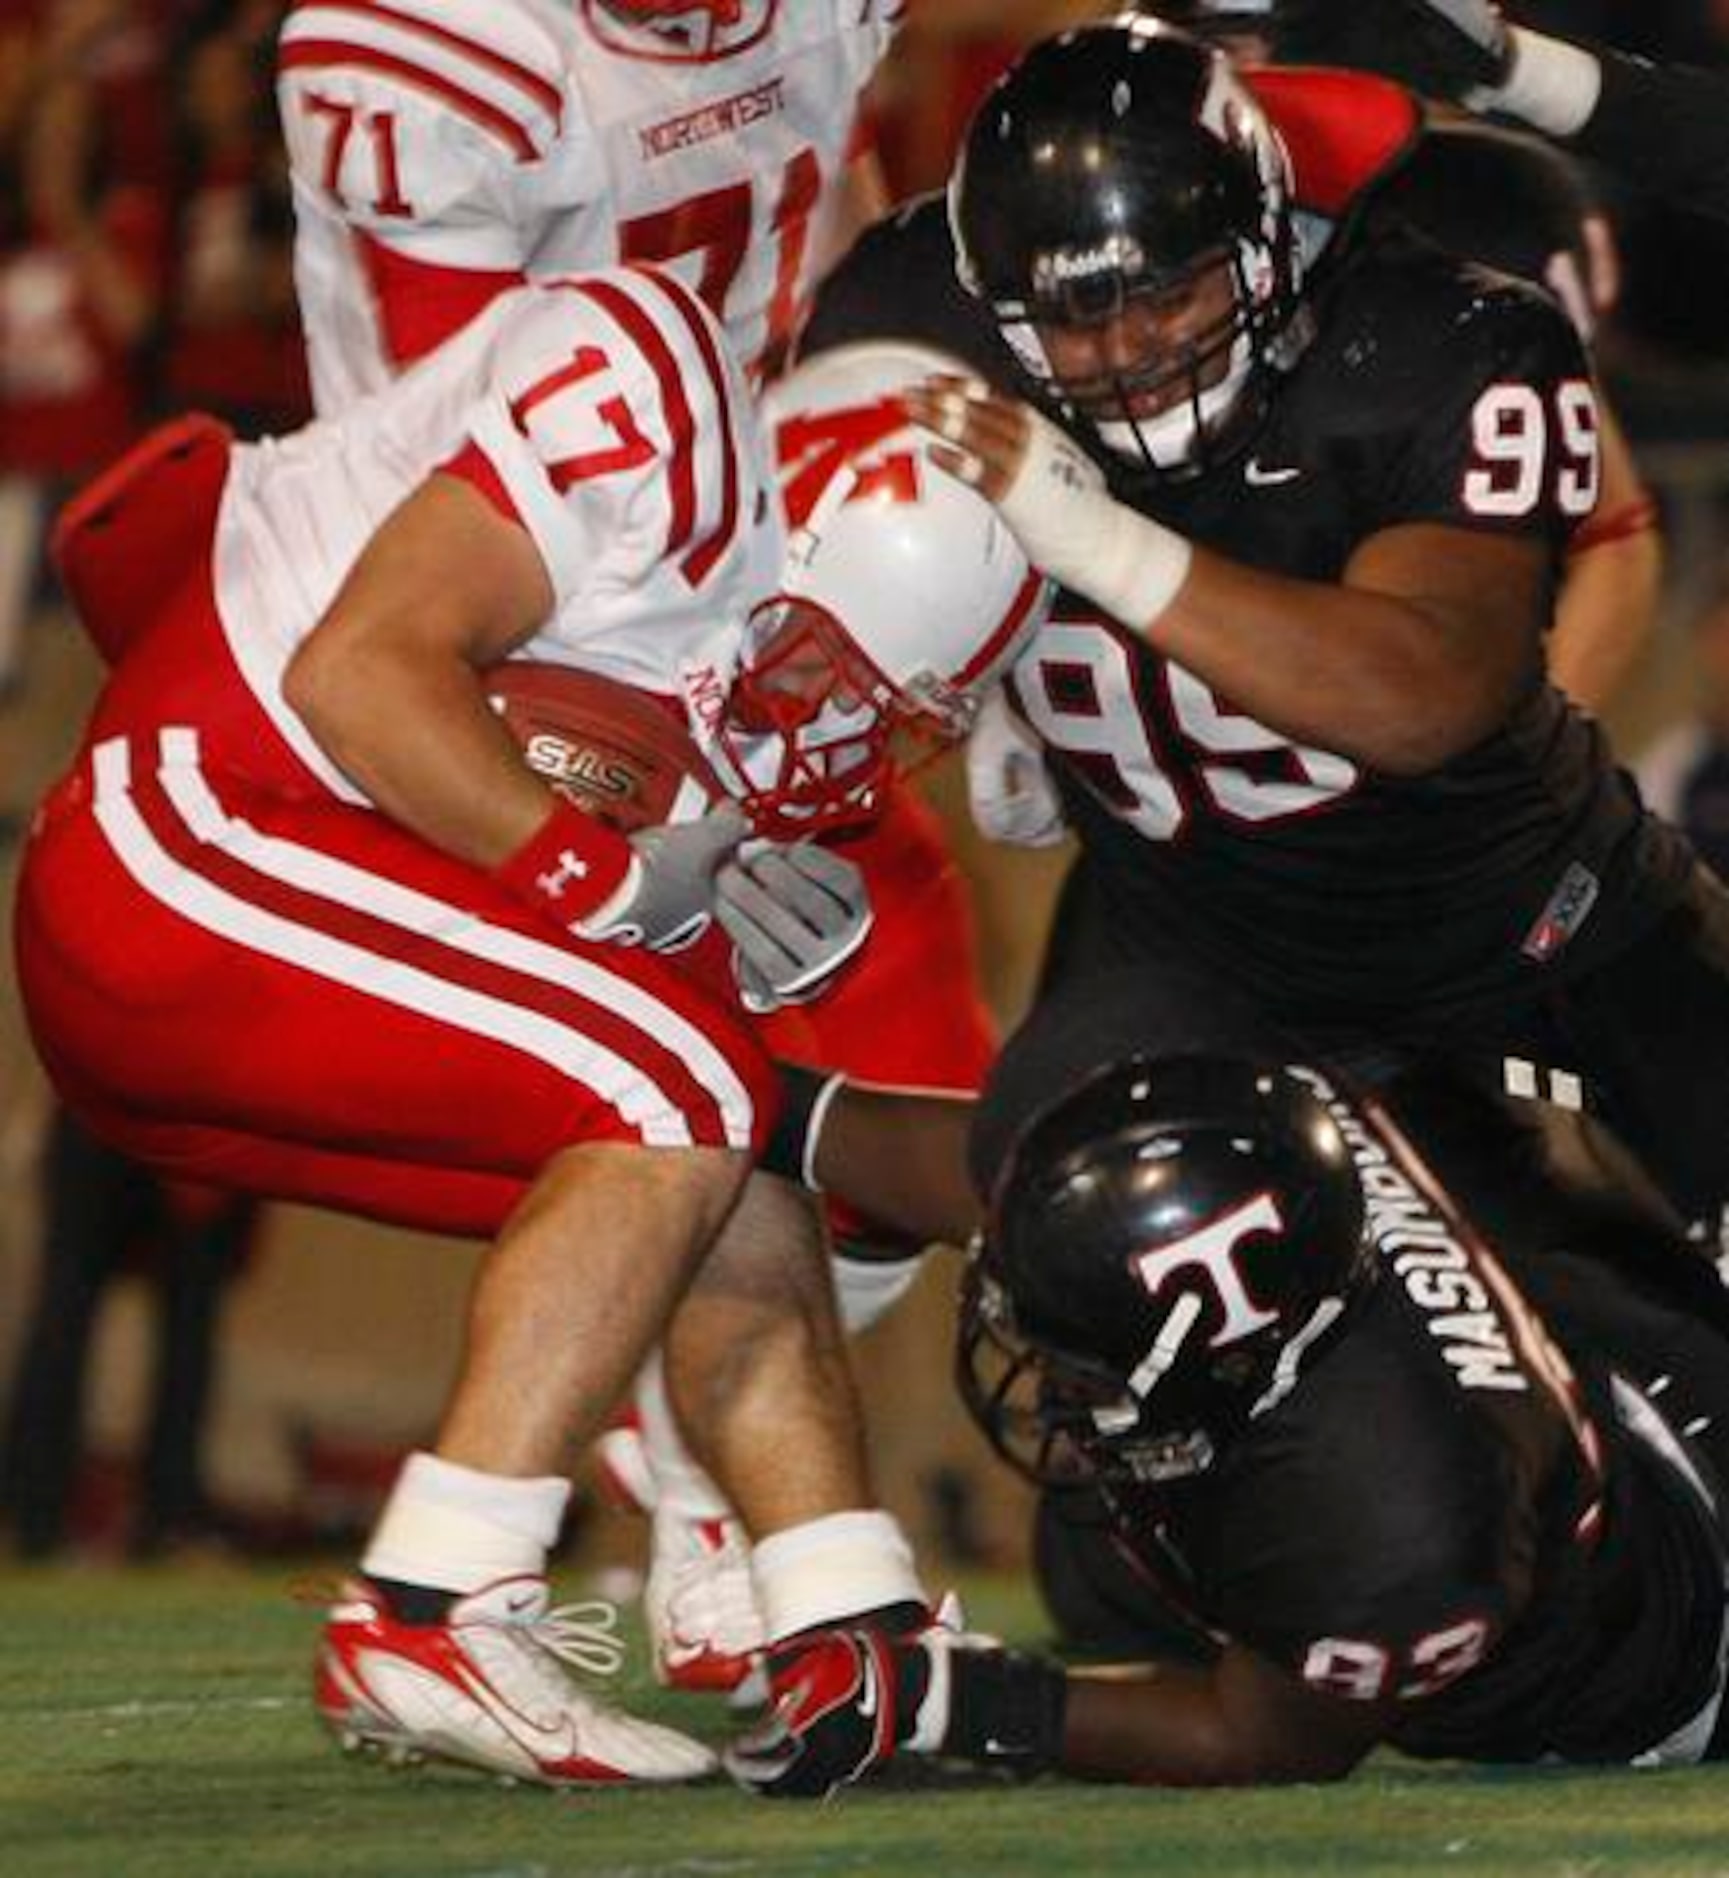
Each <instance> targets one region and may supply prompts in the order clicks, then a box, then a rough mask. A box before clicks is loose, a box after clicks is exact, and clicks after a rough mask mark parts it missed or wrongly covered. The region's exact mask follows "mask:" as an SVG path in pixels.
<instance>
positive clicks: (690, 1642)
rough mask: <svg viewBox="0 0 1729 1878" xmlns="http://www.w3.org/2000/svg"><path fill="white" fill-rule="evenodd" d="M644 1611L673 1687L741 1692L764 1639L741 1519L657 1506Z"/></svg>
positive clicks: (659, 1673)
mask: <svg viewBox="0 0 1729 1878" xmlns="http://www.w3.org/2000/svg"><path fill="white" fill-rule="evenodd" d="M651 1544H652V1551H651V1557H650V1562H649V1568H648V1583H647V1584H646V1585H645V1586H644V1587H643V1594H642V1608H643V1616H644V1618H645V1619H646V1621H647V1623H648V1634H649V1641H650V1643H651V1644H652V1645H653V1649H654V1673H655V1675H656V1677H657V1678H658V1679H659V1680H660V1681H661V1682H663V1683H664V1684H665V1685H666V1686H667V1687H668V1688H669V1689H689V1690H708V1691H712V1692H719V1693H732V1692H739V1691H742V1690H744V1689H746V1688H747V1686H748V1683H749V1680H750V1678H751V1672H752V1670H753V1669H754V1668H755V1667H756V1659H757V1656H758V1655H759V1653H760V1652H761V1650H762V1647H763V1644H764V1642H765V1641H766V1639H765V1637H764V1635H763V1622H762V1612H761V1610H760V1609H759V1608H758V1605H757V1601H756V1582H755V1580H754V1579H753V1578H752V1576H751V1570H750V1541H749V1540H748V1539H747V1538H746V1537H745V1532H744V1528H743V1527H742V1526H741V1525H740V1524H739V1522H738V1521H737V1520H736V1519H731V1518H726V1519H712V1518H709V1519H705V1518H698V1517H694V1516H693V1515H691V1514H688V1513H683V1512H680V1511H679V1509H678V1508H676V1507H672V1506H664V1505H663V1506H660V1507H658V1508H656V1510H655V1515H654V1533H653V1539H652V1542H651Z"/></svg>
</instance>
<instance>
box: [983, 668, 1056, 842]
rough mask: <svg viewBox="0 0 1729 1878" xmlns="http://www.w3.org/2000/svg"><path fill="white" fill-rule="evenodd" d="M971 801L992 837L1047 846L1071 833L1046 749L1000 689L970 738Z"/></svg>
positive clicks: (994, 694)
mask: <svg viewBox="0 0 1729 1878" xmlns="http://www.w3.org/2000/svg"><path fill="white" fill-rule="evenodd" d="M967 801H968V803H969V804H970V806H971V808H972V814H973V822H974V824H975V825H976V826H977V828H978V831H979V833H980V834H981V835H984V836H985V837H986V838H987V839H988V840H990V841H1001V842H1006V843H1007V844H1008V845H1009V846H1010V847H1015V848H1049V847H1054V846H1055V845H1056V844H1057V843H1058V842H1059V841H1061V840H1062V838H1063V836H1064V834H1065V833H1066V832H1067V827H1068V824H1067V823H1066V822H1065V821H1064V819H1063V805H1062V799H1061V797H1059V796H1058V794H1057V791H1056V785H1055V784H1054V783H1053V782H1052V781H1051V773H1050V770H1049V768H1048V767H1047V766H1046V763H1045V753H1044V749H1043V747H1042V746H1041V745H1040V743H1039V740H1038V738H1037V737H1036V736H1034V735H1033V733H1032V731H1030V730H1029V729H1028V728H1027V726H1026V725H1025V724H1024V723H1022V721H1021V720H1020V718H1019V717H1017V716H1016V715H1015V712H1014V710H1013V708H1012V707H1011V706H1010V704H1009V701H1008V699H1007V698H1006V697H1005V696H1004V694H1003V692H1002V690H1001V689H1000V688H999V689H998V690H995V691H993V692H992V693H991V694H990V696H989V697H988V698H986V699H985V701H984V703H983V705H981V706H980V708H979V714H978V717H977V719H976V720H975V721H974V723H973V728H972V733H971V735H970V736H969V737H968V738H967Z"/></svg>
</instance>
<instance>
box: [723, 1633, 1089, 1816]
mask: <svg viewBox="0 0 1729 1878" xmlns="http://www.w3.org/2000/svg"><path fill="white" fill-rule="evenodd" d="M768 1670H769V1690H770V1704H771V1706H770V1709H769V1713H768V1715H767V1716H766V1718H765V1719H764V1720H763V1721H762V1722H760V1723H759V1724H758V1725H757V1726H756V1727H755V1728H753V1729H752V1730H751V1731H750V1732H749V1733H748V1734H745V1735H743V1736H741V1737H740V1738H739V1740H737V1741H735V1742H734V1743H733V1744H732V1746H731V1747H730V1748H728V1749H727V1750H726V1751H725V1752H724V1753H723V1754H722V1756H721V1761H722V1764H723V1765H724V1766H725V1768H726V1770H727V1772H728V1773H729V1774H731V1775H732V1777H733V1779H734V1780H736V1781H737V1782H738V1784H739V1785H740V1786H741V1787H744V1788H746V1789H747V1790H749V1791H750V1792H753V1793H759V1794H761V1795H763V1797H764V1798H766V1799H794V1800H821V1799H826V1798H828V1796H829V1795H830V1794H832V1793H835V1792H837V1791H838V1790H839V1789H840V1788H841V1787H844V1786H850V1785H852V1784H853V1783H854V1782H855V1781H857V1780H860V1779H862V1778H864V1776H865V1775H867V1774H869V1773H871V1772H872V1771H873V1770H875V1769H876V1768H879V1767H883V1766H886V1765H887V1764H888V1763H889V1762H890V1761H891V1760H892V1759H893V1758H894V1756H895V1754H896V1753H897V1752H904V1753H908V1754H928V1755H944V1756H954V1757H957V1758H961V1759H965V1760H968V1761H971V1762H972V1763H974V1764H975V1765H978V1766H983V1767H1001V1768H1006V1769H1008V1770H1009V1771H1010V1772H1013V1773H1015V1774H1018V1775H1024V1776H1030V1775H1032V1774H1036V1773H1039V1772H1042V1771H1043V1770H1044V1769H1045V1768H1047V1767H1049V1766H1051V1765H1053V1764H1054V1762H1055V1761H1056V1759H1057V1757H1058V1754H1059V1752H1060V1750H1061V1745H1062V1729H1063V1714H1064V1708H1065V1703H1066V1696H1067V1679H1066V1677H1065V1676H1064V1673H1063V1671H1062V1670H1061V1669H1060V1668H1059V1667H1057V1666H1056V1665H1055V1664H1050V1663H1044V1662H1041V1661H1039V1660H1038V1659H1036V1658H1033V1657H1025V1656H1020V1655H1017V1654H1016V1653H1015V1652H1013V1651H1010V1650H1005V1649H1003V1648H1002V1647H1001V1646H1000V1645H999V1644H998V1643H997V1641H996V1639H995V1638H994V1637H987V1636H982V1635H979V1634H977V1633H975V1632H970V1631H967V1630H964V1629H962V1628H961V1619H960V1614H959V1607H958V1605H956V1604H955V1603H954V1601H953V1599H952V1598H945V1599H944V1600H943V1603H942V1605H941V1606H940V1607H939V1609H938V1611H937V1612H936V1614H935V1615H934V1616H933V1615H932V1614H930V1613H928V1612H925V1611H920V1610H916V1608H915V1609H908V1608H907V1607H896V1608H895V1609H894V1610H891V1611H887V1612H883V1613H879V1614H876V1615H874V1616H873V1618H871V1619H866V1620H858V1621H855V1622H854V1623H852V1624H850V1625H844V1626H838V1627H834V1628H825V1629H820V1630H814V1631H807V1632H805V1633H804V1634H803V1635H801V1636H797V1637H791V1638H788V1639H787V1640H786V1641H785V1642H784V1643H781V1644H777V1645H776V1646H775V1647H774V1649H772V1650H771V1651H770V1652H769V1656H768Z"/></svg>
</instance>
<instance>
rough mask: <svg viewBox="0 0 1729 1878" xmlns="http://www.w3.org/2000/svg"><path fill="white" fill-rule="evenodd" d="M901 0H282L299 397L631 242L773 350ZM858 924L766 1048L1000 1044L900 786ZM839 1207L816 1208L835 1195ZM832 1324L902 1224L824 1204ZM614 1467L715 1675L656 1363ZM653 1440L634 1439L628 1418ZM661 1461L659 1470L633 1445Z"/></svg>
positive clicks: (673, 1617)
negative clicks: (820, 997) (863, 927)
mask: <svg viewBox="0 0 1729 1878" xmlns="http://www.w3.org/2000/svg"><path fill="white" fill-rule="evenodd" d="M904 11H905V0H691V3H681V0H389V4H388V5H383V4H378V3H377V0H300V3H299V4H297V5H296V6H294V7H293V8H292V10H291V11H290V13H289V15H288V17H287V20H286V22H285V25H284V28H283V32H282V37H281V44H280V50H279V58H278V101H279V104H280V109H281V116H282V122H283V126H284V130H285V133H286V136H287V141H288V149H289V154H290V160H291V166H292V172H293V182H294V194H295V212H296V219H297V235H296V249H295V262H296V277H297V284H298V289H299V295H300V302H301V311H302V316H303V319H304V322H305V326H306V331H307V343H308V348H309V352H310V358H311V366H312V382H313V392H314V397H315V399H316V401H317V405H318V408H319V409H320V410H321V411H325V412H329V411H335V410H340V409H342V408H344V407H345V405H346V403H347V402H348V401H349V400H351V399H352V397H353V396H354V395H355V394H356V393H357V392H361V391H365V390H370V389H373V388H376V387H377V386H378V385H379V384H381V383H383V382H386V381H387V380H388V379H389V377H390V376H391V375H393V374H394V373H395V372H396V371H398V370H400V369H401V367H402V365H403V364H404V363H406V362H407V361H409V360H412V359H414V358H417V357H420V356H421V355H423V354H424V353H426V352H428V351H430V350H431V349H433V348H434V347H436V346H438V345H439V344H441V343H443V342H444V341H445V340H447V339H448V338H449V337H450V336H451V335H452V334H453V333H455V332H457V331H459V330H461V328H462V327H463V325H464V324H465V323H466V322H467V321H468V320H470V319H472V318H473V317H474V316H475V314H476V312H477V311H478V310H479V309H480V308H481V307H483V306H484V305H485V304H486V303H487V302H488V301H489V300H490V299H491V298H492V297H493V296H494V295H496V294H497V293H499V292H501V291H503V290H504V289H505V288H507V287H509V286H511V285H513V284H515V283H517V282H519V281H520V280H522V279H523V278H524V277H525V276H528V277H539V276H543V275H546V274H549V273H556V272H559V271H561V270H564V269H568V268H573V267H595V266H603V265H606V264H608V263H611V262H613V261H615V260H631V259H647V260H652V261H655V262H657V263H659V264H661V265H664V266H665V267H667V268H668V269H670V270H672V271H673V272H675V273H676V274H677V275H678V276H679V277H680V278H681V279H682V280H684V281H685V282H686V283H687V284H688V285H690V286H691V287H693V288H694V289H695V290H696V291H697V293H698V294H700V295H701V297H702V298H703V299H704V301H706V302H707V304H708V305H709V306H710V307H711V308H712V309H713V311H714V312H715V313H716V314H717V315H718V316H719V317H720V319H721V320H722V321H723V322H724V325H725V328H726V332H727V337H728V340H729V342H730V343H731V345H732V347H733V349H734V352H735V355H736V356H737V358H738V359H739V360H741V361H742V362H743V363H744V366H745V369H746V373H747V376H748V378H749V379H750V381H751V383H752V384H753V385H759V386H760V385H762V384H764V383H765V382H767V381H769V380H771V379H773V377H774V376H775V374H776V372H777V371H778V369H779V367H780V365H781V363H782V360H783V358H784V356H785V353H786V350H787V347H788V345H789V343H790V341H791V340H792V338H793V336H794V335H795V333H796V330H797V327H798V325H799V323H800V320H801V318H802V314H803V311H804V307H805V302H806V299H807V296H808V293H809V291H810V290H811V288H812V287H813V286H814V284H815V282H816V280H817V279H818V278H819V277H820V275H821V273H822V272H823V270H824V268H825V266H826V263H827V261H828V260H829V259H830V258H832V256H833V255H835V254H836V253H838V252H839V251H841V250H842V249H843V248H844V247H845V246H846V245H847V243H848V241H850V238H851V235H852V233H853V232H855V231H856V229H857V228H858V227H859V226H861V225H862V224H863V223H864V222H865V221H867V220H869V219H871V218H872V217H873V216H874V215H875V214H876V213H877V212H878V211H879V210H880V209H881V207H882V206H883V205H884V197H883V192H882V189H881V183H880V178H879V176H878V175H877V172H876V167H875V163H874V159H873V158H872V157H871V155H870V153H869V149H868V145H867V144H866V143H865V142H864V140H863V139H862V138H861V137H860V135H859V128H860V124H859V120H860V104H859V101H860V96H861V94H862V92H863V91H864V88H865V87H866V86H867V84H868V83H869V81H870V79H871V76H872V74H873V73H874V71H875V70H876V68H877V66H878V64H879V62H880V61H881V59H882V57H883V55H884V53H885V51H886V50H887V48H888V46H889V43H890V40H891V39H892V37H893V34H894V31H895V29H896V27H897V25H898V24H899V21H900V18H901V16H902V14H903V13H904ZM849 852H850V853H851V856H852V858H853V859H854V860H855V861H856V862H857V864H858V865H859V866H860V867H861V868H862V869H863V871H864V873H865V876H866V878H867V880H868V882H869V886H870V893H871V900H872V904H873V907H874V909H875V922H876V923H875V930H874V932H873V936H872V940H871V944H870V947H869V950H868V952H867V955H866V957H865V959H864V960H863V961H862V962H861V967H860V969H859V970H858V971H856V972H855V973H853V974H852V976H851V977H850V978H849V980H848V982H847V985H846V987H845V990H844V992H842V993H841V994H840V995H837V996H834V997H831V998H829V999H827V1000H825V1001H824V1002H823V1004H821V1005H820V1006H818V1007H816V1008H815V1009H813V1010H812V1011H811V1012H809V1013H802V1012H801V1013H799V1014H798V1015H797V1016H796V1017H794V1018H791V1019H779V1020H776V1021H775V1022H774V1023H772V1024H771V1025H770V1026H769V1027H768V1031H767V1036H768V1041H769V1044H770V1047H771V1049H772V1050H773V1051H774V1052H775V1054H776V1055H778V1056H782V1057H790V1058H794V1059H797V1060H800V1061H807V1062H812V1063H821V1064H825V1065H829V1066H833V1065H841V1066H844V1067H845V1068H847V1069H848V1070H849V1071H851V1072H852V1073H853V1074H855V1075H858V1076H861V1077H863V1078H866V1079H868V1080H873V1081H878V1082H894V1083H909V1084H916V1085H918V1086H920V1087H926V1088H949V1089H957V1090H967V1089H976V1088H977V1087H978V1086H979V1083H980V1081H981V1079H982V1077H983V1074H984V1071H985V1068H986V1066H987V1065H988V1063H989V1061H990V1059H991V1057H992V1055H993V1054H994V1051H995V1044H996V1036H995V1030H994V1026H993V1023H992V1020H991V1018H990V1015H989V1012H988V1010H987V1007H986V1004H985V1000H984V997H983V994H982V990H981V988H980V985H979V981H978V973H977V963H976V958H975V953H974V946H973V932H972V919H971V907H970V898H969V894H968V891H967V887H966V883H965V881H964V879H963V877H962V876H961V874H960V871H959V869H958V868H957V866H956V865H955V863H954V861H953V860H952V859H951V857H950V856H949V854H948V852H947V849H946V843H945V840H944V838H943V835H942V832H941V828H940V824H939V823H938V822H937V820H936V818H935V816H934V815H932V814H931V813H930V811H929V810H928V809H927V808H926V807H925V806H924V805H923V804H922V803H921V802H920V801H919V800H918V798H917V796H916V795H915V794H914V793H913V792H912V791H911V790H908V789H904V788H895V789H892V790H891V791H890V792H889V796H888V800H887V802H886V805H885V809H884V813H883V814H882V816H881V818H880V820H879V822H878V824H877V825H876V827H875V828H874V829H872V830H871V831H870V832H869V833H868V834H867V835H865V836H863V837H862V838H860V839H859V840H857V841H855V843H854V844H853V845H852V847H851V848H850V850H849ZM837 1212H838V1209H837ZM832 1223H833V1224H834V1225H835V1226H836V1227H837V1229H838V1233H839V1236H840V1239H841V1242H842V1251H841V1255H840V1256H838V1257H837V1259H836V1261H835V1271H836V1278H837V1283H838V1285H839V1287H840V1291H841V1298H842V1306H843V1311H844V1313H845V1315H846V1318H847V1322H848V1325H849V1328H851V1329H855V1330H856V1329H862V1328H864V1327H866V1326H867V1325H869V1324H870V1323H872V1322H874V1321H875V1320H876V1319H877V1318H878V1317H879V1316H880V1315H881V1314H882V1313H883V1312H884V1311H886V1310H887V1309H888V1308H889V1307H890V1306H891V1305H892V1304H893V1303H894V1302H895V1301H896V1300H897V1299H898V1298H899V1297H900V1296H902V1295H903V1294H904V1292H905V1291H906V1290H907V1288H908V1286H909V1285H910V1284H911V1282H912V1279H913V1276H914V1275H915V1273H916V1270H917V1255H918V1252H919V1250H920V1248H918V1247H916V1246H912V1245H910V1244H905V1243H903V1242H899V1241H895V1240H892V1239H885V1238H884V1236H883V1235H881V1234H880V1233H878V1232H877V1231H876V1230H874V1229H873V1228H871V1227H870V1225H869V1224H868V1222H864V1221H861V1220H859V1219H857V1218H854V1217H852V1216H841V1217H837V1218H836V1219H835V1220H834V1221H833V1222H832ZM641 1411H642V1413H641V1423H640V1433H639V1432H638V1431H637V1429H636V1428H634V1427H624V1428H621V1429H618V1430H616V1431H614V1432H613V1433H612V1434H610V1435H609V1436H608V1437H607V1440H606V1446H607V1450H608V1461H609V1464H610V1465H609V1473H610V1476H611V1478H612V1479H613V1480H614V1482H615V1483H617V1484H619V1485H620V1486H623V1487H625V1488H626V1490H627V1491H628V1492H629V1494H630V1495H631V1497H633V1498H635V1499H636V1500H637V1501H638V1502H639V1503H640V1504H644V1505H648V1504H653V1505H654V1506H655V1508H656V1519H655V1533H654V1540H653V1546H654V1554H655V1569H654V1571H653V1572H652V1574H651V1581H650V1593H651V1595H650V1599H649V1618H650V1624H651V1628H652V1630H653V1632H654V1635H655V1644H656V1659H657V1666H658V1667H659V1669H660V1671H661V1673H662V1674H663V1675H664V1676H665V1677H666V1678H667V1679H668V1680H669V1681H672V1682H674V1683H677V1684H683V1685H685V1686H692V1687H723V1688H724V1687H730V1686H732V1685H734V1684H735V1683H736V1682H737V1681H738V1680H739V1679H740V1678H741V1677H742V1676H743V1675H744V1673H745V1671H746V1669H747V1666H748V1656H749V1652H750V1650H751V1648H752V1647H753V1645H754V1643H755V1642H756V1641H758V1640H759V1639H760V1626H759V1625H758V1622H757V1614H756V1612H755V1611H754V1608H753V1605H752V1601H751V1594H750V1582H749V1573H748V1568H747V1567H746V1564H745V1560H744V1553H743V1550H742V1547H741V1537H742V1535H741V1533H740V1531H739V1528H738V1525H737V1522H736V1521H733V1520H731V1519H730V1518H729V1517H728V1515H727V1509H726V1506H725V1504H724V1502H723V1501H722V1500H720V1499H719V1498H717V1497H716V1496H715V1495H714V1494H713V1492H712V1491H711V1490H710V1489H709V1488H708V1487H707V1486H706V1485H705V1483H704V1482H703V1481H702V1478H701V1474H700V1470H693V1469H690V1468H688V1467H686V1466H684V1465H683V1463H682V1461H681V1459H680V1457H679V1454H678V1442H677V1435H676V1430H675V1428H674V1427H673V1425H672V1422H671V1420H670V1418H669V1417H668V1415H667V1414H666V1413H665V1406H664V1402H663V1401H662V1399H661V1397H660V1395H659V1392H658V1390H657V1388H656V1386H655V1382H654V1379H653V1377H652V1376H651V1377H650V1378H649V1380H648V1384H647V1387H646V1388H645V1391H644V1395H643V1398H642V1402H641ZM645 1442H646V1443H647V1447H648V1450H649V1451H648V1452H645V1449H644V1443H645ZM656 1472H658V1475H659V1481H658V1484H657V1482H656V1479H655V1474H656Z"/></svg>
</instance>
